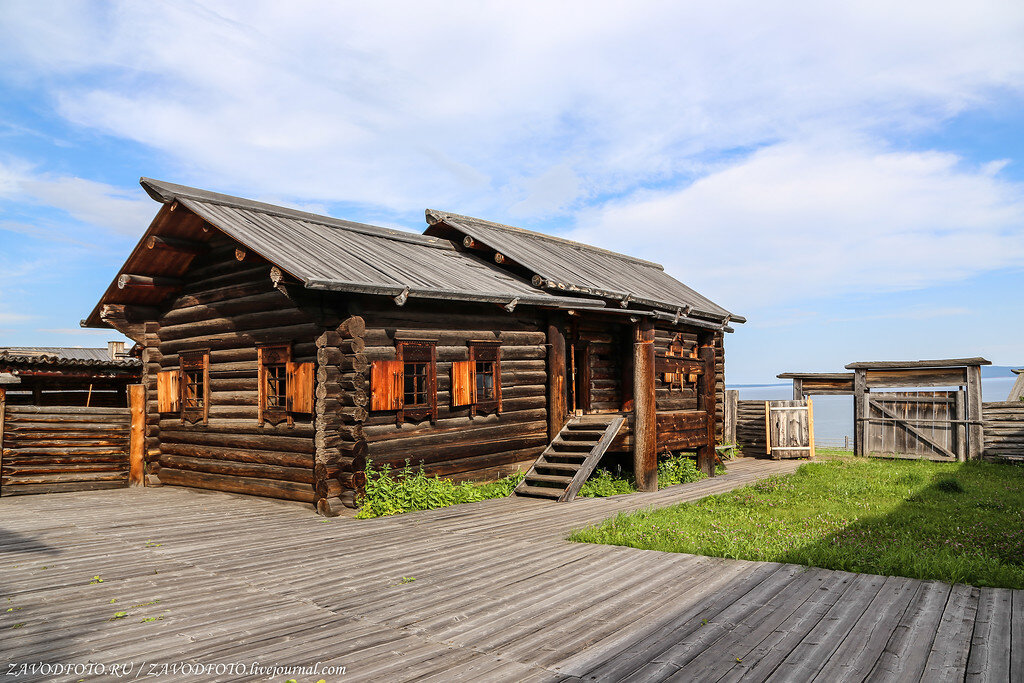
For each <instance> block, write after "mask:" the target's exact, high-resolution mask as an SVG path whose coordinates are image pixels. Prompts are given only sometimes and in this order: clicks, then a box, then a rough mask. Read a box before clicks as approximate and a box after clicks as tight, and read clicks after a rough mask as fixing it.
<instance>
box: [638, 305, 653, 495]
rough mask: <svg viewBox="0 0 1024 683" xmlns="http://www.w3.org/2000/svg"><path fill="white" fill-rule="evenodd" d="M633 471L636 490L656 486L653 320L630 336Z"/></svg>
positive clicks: (643, 322)
mask: <svg viewBox="0 0 1024 683" xmlns="http://www.w3.org/2000/svg"><path fill="white" fill-rule="evenodd" d="M633 398H634V400H633V473H634V476H635V477H636V488H637V490H638V491H657V490H658V410H657V404H656V401H655V393H654V323H652V322H651V321H650V320H649V319H646V318H645V319H643V320H641V321H640V322H639V323H637V325H636V327H635V328H634V337H633Z"/></svg>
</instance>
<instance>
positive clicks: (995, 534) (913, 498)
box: [570, 457, 1024, 589]
mask: <svg viewBox="0 0 1024 683" xmlns="http://www.w3.org/2000/svg"><path fill="white" fill-rule="evenodd" d="M570 540H573V541H578V542H585V543H606V544H612V545H626V546H632V547H634V548H644V549H650V550H664V551H668V552H678V553H693V554H697V555H710V556H714V557H728V558H737V559H746V560H758V561H770V562H790V563H795V564H803V565H810V566H814V567H824V568H826V569H839V570H845V571H851V572H860V573H868V574H882V575H891V576H907V577H911V578H916V579H938V580H941V581H947V582H950V583H968V584H972V585H976V586H995V587H1005V588H1017V589H1021V588H1024V469H1021V468H1017V467H1013V466H1009V465H997V464H992V463H984V462H971V463H933V462H927V461H914V460H906V461H904V460H897V461H892V460H864V459H860V458H849V457H844V458H840V457H835V458H834V459H829V460H826V461H823V462H814V463H807V464H804V465H802V466H801V467H800V469H799V470H797V472H796V473H795V474H793V475H790V476H782V477H770V478H768V479H763V480H761V481H759V482H757V483H756V484H753V485H751V486H747V487H744V488H742V489H738V490H736V491H732V492H730V493H725V494H720V495H716V496H711V497H708V498H704V499H702V500H699V501H695V502H693V503H684V504H681V505H676V506H672V507H668V508H662V509H660V510H644V511H640V512H636V513H632V514H628V515H626V514H623V515H619V516H618V517H615V518H612V519H609V520H606V521H604V522H603V523H601V524H599V525H597V526H593V527H589V528H586V529H580V530H577V531H574V532H573V533H572V535H571V536H570Z"/></svg>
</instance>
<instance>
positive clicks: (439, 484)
mask: <svg viewBox="0 0 1024 683" xmlns="http://www.w3.org/2000/svg"><path fill="white" fill-rule="evenodd" d="M524 476H525V474H524V473H522V472H517V473H515V474H511V475H509V476H507V477H505V478H504V479H499V480H498V481H496V482H493V483H489V484H473V483H470V482H459V483H456V482H453V481H451V480H449V479H441V478H440V477H436V476H435V477H428V476H427V475H426V474H425V473H424V472H423V468H422V467H419V468H413V467H412V466H411V465H410V464H409V462H408V461H407V462H406V464H405V467H403V468H402V469H400V470H394V471H393V470H392V469H391V468H390V467H389V466H387V465H383V466H382V467H381V468H380V469H373V467H372V463H370V462H369V461H368V462H367V463H366V493H365V495H364V496H361V497H360V499H359V512H358V513H357V514H356V518H357V519H369V518H371V517H386V516H388V515H397V514H401V513H403V512H412V511H415V510H435V509H437V508H443V507H448V506H449V505H458V504H459V503H473V502H476V501H480V500H488V499H490V498H504V497H505V496H508V495H510V494H511V493H512V491H513V490H514V489H515V487H516V486H518V485H519V482H521V481H522V480H523V477H524Z"/></svg>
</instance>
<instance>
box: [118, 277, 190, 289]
mask: <svg viewBox="0 0 1024 683" xmlns="http://www.w3.org/2000/svg"><path fill="white" fill-rule="evenodd" d="M181 285H182V282H181V280H180V279H178V278H176V277H161V276H150V275H132V274H130V273H122V274H121V275H120V276H119V277H118V278H117V288H118V289H127V288H129V287H132V288H137V289H179V288H180V287H181Z"/></svg>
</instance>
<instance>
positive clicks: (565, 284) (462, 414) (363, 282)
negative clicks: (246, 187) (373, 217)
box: [82, 178, 744, 515]
mask: <svg viewBox="0 0 1024 683" xmlns="http://www.w3.org/2000/svg"><path fill="white" fill-rule="evenodd" d="M141 183H142V186H143V188H144V189H145V190H146V192H147V193H148V194H149V195H150V196H151V197H152V198H153V199H154V200H156V201H157V202H160V203H161V205H162V206H161V208H160V209H159V211H158V212H157V214H156V217H155V218H154V219H153V221H152V223H151V225H150V226H149V228H148V229H147V230H146V232H145V234H144V235H143V236H142V239H141V240H140V242H139V243H138V245H136V247H135V249H134V250H133V251H132V253H131V255H130V256H129V257H128V259H127V261H126V262H125V263H124V265H123V266H122V268H121V269H120V271H119V272H118V273H117V275H116V277H115V278H114V280H113V282H112V283H111V285H110V286H109V287H108V288H107V290H106V292H105V293H104V295H103V297H102V298H101V299H100V301H99V302H98V303H97V305H96V307H95V308H94V309H93V311H92V313H91V314H90V315H89V317H88V318H87V319H86V320H83V322H82V324H83V325H84V326H87V327H97V328H103V327H110V328H114V329H116V330H118V331H120V332H122V333H123V334H125V335H127V336H128V337H129V338H131V339H133V340H135V341H136V342H137V344H138V345H139V347H140V348H141V353H142V360H143V382H144V383H145V386H146V388H147V427H146V475H147V483H148V484H150V485H179V486H190V487H202V488H209V489H216V490H221V491H231V492H239V493H246V494H254V495H261V496H271V497H277V498H284V499H290V500H296V501H303V502H307V503H311V504H314V505H315V506H316V508H317V509H318V510H319V511H320V512H321V513H322V514H325V515H333V514H337V513H338V512H339V511H340V510H341V509H342V508H343V507H346V506H347V507H354V506H355V505H356V504H357V501H358V497H359V494H360V491H361V488H362V486H363V485H364V483H365V467H366V463H367V461H368V460H369V461H371V462H372V463H373V466H375V467H376V466H380V465H385V464H387V465H390V466H393V467H401V466H403V465H404V464H405V463H406V462H409V463H411V464H412V465H413V466H414V467H417V466H422V467H423V469H424V471H425V472H426V473H427V474H428V475H437V476H440V477H448V478H452V479H455V480H460V481H486V480H493V479H497V478H499V477H501V476H504V475H507V474H509V473H512V472H515V471H522V470H529V473H528V476H527V480H526V481H524V483H523V484H522V485H521V486H520V489H519V490H518V493H520V494H522V495H538V496H543V497H549V498H556V499H560V500H570V499H571V498H572V496H574V495H575V491H573V488H575V489H576V490H578V486H579V484H581V483H582V480H585V478H586V476H587V475H588V474H589V472H590V471H592V470H593V468H594V466H595V465H596V464H597V461H598V460H599V459H600V458H601V457H602V455H604V454H606V453H621V454H631V456H632V461H633V465H634V468H635V470H636V477H637V482H638V485H639V487H640V488H641V489H646V490H651V489H652V488H656V487H657V476H656V466H657V457H658V454H659V453H664V452H669V451H677V450H690V451H695V452H696V454H697V457H698V462H699V465H700V467H701V468H702V469H704V470H705V471H706V472H708V473H709V474H713V472H714V465H713V463H714V446H715V442H716V432H717V433H719V434H720V432H721V424H722V406H723V396H724V343H723V339H724V333H726V332H731V331H732V327H731V323H734V322H744V319H743V318H742V317H740V316H738V315H735V314H732V313H730V312H729V311H727V310H725V309H724V308H722V307H720V306H718V305H717V304H715V303H713V302H712V301H710V300H709V299H707V298H706V297H704V296H702V295H700V294H698V293H697V292H695V291H694V290H692V289H690V288H689V287H687V286H685V285H684V284H682V283H681V282H679V281H677V280H675V279H674V278H672V277H671V276H669V275H668V274H667V273H665V271H664V269H663V268H662V267H661V266H660V265H658V264H656V263H652V262H649V261H644V260H641V259H638V258H633V257H630V256H626V255H623V254H618V253H614V252H611V251H606V250H603V249H599V248H596V247H592V246H588V245H585V244H581V243H578V242H573V241H569V240H565V239H561V238H558V237H553V236H550V235H545V234H541V233H538V232H533V231H529V230H524V229H520V228H515V227H511V226H506V225H501V224H498V223H493V222H490V221H485V220H481V219H477V218H471V217H468V216H462V215H458V214H454V213H447V212H443V211H435V210H427V211H426V219H427V227H426V229H425V231H424V232H423V233H422V234H415V233H412V232H405V231H400V230H394V229H388V228H381V227H375V226H371V225H364V224H360V223H354V222H350V221H345V220H340V219H337V218H331V217H327V216H321V215H316V214H312V213H307V212H304V211H298V210H295V209H290V208H285V207H280V206H274V205H270V204H265V203H261V202H256V201H251V200H248V199H241V198H238V197H232V196H227V195H222V194H217V193H213V192H208V191H204V190H199V189H195V188H190V187H185V186H181V185H175V184H171V183H166V182H161V181H156V180H151V179H146V178H143V179H142V180H141ZM627 457H628V455H627Z"/></svg>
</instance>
